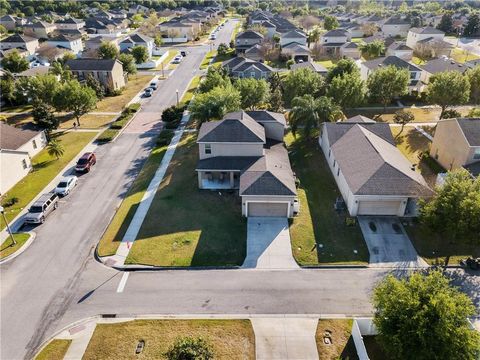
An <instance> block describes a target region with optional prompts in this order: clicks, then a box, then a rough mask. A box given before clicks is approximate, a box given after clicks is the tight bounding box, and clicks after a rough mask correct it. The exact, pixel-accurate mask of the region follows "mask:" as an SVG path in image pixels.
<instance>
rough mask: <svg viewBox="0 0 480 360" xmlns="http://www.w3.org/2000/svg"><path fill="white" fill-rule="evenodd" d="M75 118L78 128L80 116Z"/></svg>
mask: <svg viewBox="0 0 480 360" xmlns="http://www.w3.org/2000/svg"><path fill="white" fill-rule="evenodd" d="M76 118H77V125H78V126H80V116H76Z"/></svg>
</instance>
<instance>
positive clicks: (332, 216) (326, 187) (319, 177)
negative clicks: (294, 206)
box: [285, 134, 368, 265]
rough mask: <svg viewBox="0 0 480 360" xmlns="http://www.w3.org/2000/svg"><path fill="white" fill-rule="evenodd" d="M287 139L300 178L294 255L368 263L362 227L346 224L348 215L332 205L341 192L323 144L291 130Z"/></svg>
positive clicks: (307, 260) (312, 261) (313, 260)
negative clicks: (320, 144) (322, 147)
mask: <svg viewBox="0 0 480 360" xmlns="http://www.w3.org/2000/svg"><path fill="white" fill-rule="evenodd" d="M285 142H286V144H287V146H288V149H289V151H290V161H291V163H292V168H293V171H295V173H296V175H297V177H298V178H299V180H300V188H299V189H298V197H299V200H300V214H299V215H298V216H297V217H295V218H294V219H293V222H292V224H291V226H290V236H291V241H292V251H293V255H294V257H295V259H296V260H297V262H298V263H299V264H301V265H317V264H366V263H367V262H368V250H367V246H366V244H365V241H364V240H363V236H362V233H361V230H360V227H359V226H358V225H354V226H347V225H346V224H345V215H339V214H337V213H336V212H335V210H334V208H333V205H334V203H335V199H336V198H337V197H339V196H340V192H339V191H338V188H337V185H336V183H335V181H334V179H333V177H332V174H331V172H330V169H329V168H328V164H327V162H326V160H325V158H324V156H323V152H322V150H321V148H320V146H319V145H318V143H317V142H316V140H315V141H312V142H305V141H303V140H302V139H301V138H300V137H299V138H297V140H295V139H294V137H293V136H292V135H291V134H288V135H287V137H286V138H285ZM354 250H356V251H357V253H355V252H354Z"/></svg>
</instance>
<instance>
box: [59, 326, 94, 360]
mask: <svg viewBox="0 0 480 360" xmlns="http://www.w3.org/2000/svg"><path fill="white" fill-rule="evenodd" d="M96 326H97V321H96V320H91V321H89V322H87V323H85V324H82V325H78V326H75V327H73V328H71V329H69V330H66V331H64V332H63V333H62V334H61V335H60V336H59V337H58V338H59V339H69V340H72V342H71V344H70V346H69V347H68V350H67V353H66V354H65V357H64V358H63V360H82V357H83V354H84V353H85V351H86V350H87V347H88V343H89V342H90V339H91V338H92V335H93V332H94V331H95V327H96Z"/></svg>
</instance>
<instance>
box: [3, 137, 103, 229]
mask: <svg viewBox="0 0 480 360" xmlns="http://www.w3.org/2000/svg"><path fill="white" fill-rule="evenodd" d="M95 135H97V133H96V132H67V133H58V134H56V135H54V136H55V137H56V138H57V139H58V140H59V141H60V143H61V144H62V145H63V147H64V149H65V153H64V154H63V156H62V157H61V158H60V159H58V160H57V159H55V157H52V156H50V155H48V152H47V149H43V150H42V151H41V152H40V153H39V154H38V155H37V156H35V157H34V158H33V159H32V165H33V171H32V172H30V173H29V174H28V175H27V176H25V177H24V178H23V179H22V180H20V182H18V183H17V184H16V185H15V186H14V187H13V188H12V189H10V190H9V191H8V192H6V193H5V194H4V195H3V196H2V206H4V207H5V205H4V204H5V201H6V200H8V199H10V198H13V197H16V198H18V202H17V203H16V204H15V205H13V206H10V207H5V214H6V216H7V219H8V220H9V221H11V220H12V219H13V218H14V217H15V216H17V215H18V213H19V212H20V211H22V209H23V208H24V207H25V206H26V205H27V204H28V203H29V202H30V201H32V199H33V198H34V197H35V196H36V195H38V193H39V192H40V191H41V190H42V189H43V188H44V187H45V186H47V185H48V183H49V182H50V181H52V179H53V178H54V177H55V176H57V174H58V173H59V172H60V171H61V170H62V169H63V168H64V167H65V166H66V165H67V164H68V163H69V162H70V161H71V160H72V159H73V158H74V157H75V156H76V155H77V154H78V153H79V152H80V151H81V150H82V149H83V148H84V147H85V146H86V145H87V144H88V143H89V142H90V141H91V140H92V139H93V138H94V137H95ZM4 226H5V225H2V227H1V228H3V227H4Z"/></svg>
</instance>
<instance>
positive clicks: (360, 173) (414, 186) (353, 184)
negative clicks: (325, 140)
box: [327, 123, 433, 196]
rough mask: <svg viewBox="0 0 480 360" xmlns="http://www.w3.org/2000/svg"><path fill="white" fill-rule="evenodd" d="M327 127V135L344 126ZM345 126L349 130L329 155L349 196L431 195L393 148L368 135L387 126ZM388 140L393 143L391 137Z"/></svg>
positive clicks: (424, 184) (373, 134) (410, 166)
mask: <svg viewBox="0 0 480 360" xmlns="http://www.w3.org/2000/svg"><path fill="white" fill-rule="evenodd" d="M331 125H332V126H329V127H327V129H328V130H327V131H330V129H331V128H333V127H335V126H336V127H344V126H345V125H346V124H344V123H336V124H331ZM349 125H351V126H350V128H349V130H348V131H346V132H344V133H343V135H342V136H341V137H340V138H338V139H337V140H336V141H335V142H334V143H333V144H332V145H331V151H332V153H333V155H334V157H335V160H336V161H337V163H338V166H339V167H340V171H341V172H342V174H343V176H344V177H345V180H346V182H347V184H348V186H349V188H350V190H351V191H352V193H354V194H356V195H401V196H430V195H432V194H433V191H432V190H431V189H430V188H429V187H428V185H427V183H426V182H425V180H424V179H423V177H422V176H421V175H420V173H418V172H416V171H415V170H412V165H411V164H410V162H409V161H408V160H407V159H406V158H405V157H404V156H403V155H402V153H401V152H400V150H398V148H397V147H396V146H395V144H394V143H393V144H392V143H391V142H389V141H386V140H385V139H384V138H382V137H380V136H378V135H377V134H375V133H374V132H372V131H371V130H372V129H373V128H374V127H378V126H379V125H380V126H382V125H383V126H384V127H385V129H387V128H388V131H390V129H389V125H388V124H358V123H357V124H349ZM384 131H386V130H384ZM390 138H391V139H392V140H393V138H392V135H391V133H390Z"/></svg>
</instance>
